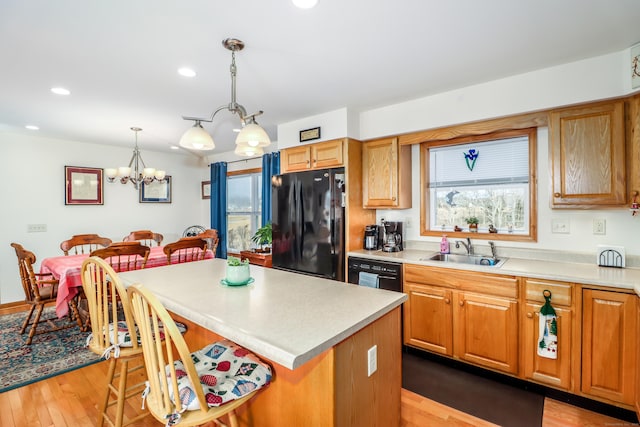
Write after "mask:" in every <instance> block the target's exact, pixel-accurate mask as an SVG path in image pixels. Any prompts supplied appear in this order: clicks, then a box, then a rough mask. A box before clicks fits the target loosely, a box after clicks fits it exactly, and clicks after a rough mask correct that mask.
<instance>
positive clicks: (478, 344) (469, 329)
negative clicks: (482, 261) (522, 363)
mask: <svg viewBox="0 0 640 427" xmlns="http://www.w3.org/2000/svg"><path fill="white" fill-rule="evenodd" d="M456 297H457V298H456V301H455V305H454V307H455V312H454V318H455V319H456V327H455V331H454V341H453V343H454V344H453V345H454V356H456V357H458V358H459V359H461V360H465V361H468V362H471V363H475V364H477V365H480V366H485V367H487V368H491V369H496V370H499V371H503V372H508V373H511V374H517V373H518V303H517V302H516V301H514V300H510V299H506V298H498V297H492V296H484V295H476V294H472V293H467V292H459V293H458V294H457V295H456Z"/></svg>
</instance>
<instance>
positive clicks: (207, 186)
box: [202, 181, 211, 199]
mask: <svg viewBox="0 0 640 427" xmlns="http://www.w3.org/2000/svg"><path fill="white" fill-rule="evenodd" d="M202 198H203V199H210V198H211V181H202Z"/></svg>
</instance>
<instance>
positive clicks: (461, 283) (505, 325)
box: [404, 264, 519, 374]
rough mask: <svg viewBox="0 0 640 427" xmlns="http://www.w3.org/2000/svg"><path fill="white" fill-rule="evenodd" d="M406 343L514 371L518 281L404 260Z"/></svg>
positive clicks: (492, 367) (499, 369)
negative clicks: (421, 264) (406, 296)
mask: <svg viewBox="0 0 640 427" xmlns="http://www.w3.org/2000/svg"><path fill="white" fill-rule="evenodd" d="M404 277H405V283H404V286H405V287H404V291H405V292H406V293H407V294H408V295H409V299H408V301H407V302H406V303H405V305H404V316H405V317H404V343H405V344H406V345H410V346H414V347H417V348H422V349H424V350H428V351H432V352H434V353H438V354H442V355H445V356H452V357H454V358H457V359H460V360H464V361H467V362H471V363H474V364H476V365H479V366H483V367H486V368H490V369H495V370H498V371H502V372H506V373H509V374H517V372H518V328H519V327H518V301H517V281H516V279H515V278H514V277H511V276H508V277H507V276H498V275H491V274H481V273H473V272H463V271H456V270H448V269H447V270H445V271H442V270H441V269H437V268H435V269H434V268H431V267H426V266H419V265H410V264H405V270H404Z"/></svg>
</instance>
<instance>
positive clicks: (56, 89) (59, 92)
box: [51, 87, 71, 95]
mask: <svg viewBox="0 0 640 427" xmlns="http://www.w3.org/2000/svg"><path fill="white" fill-rule="evenodd" d="M51 92H53V93H55V94H56V95H70V94H71V92H70V91H69V89H65V88H63V87H52V88H51Z"/></svg>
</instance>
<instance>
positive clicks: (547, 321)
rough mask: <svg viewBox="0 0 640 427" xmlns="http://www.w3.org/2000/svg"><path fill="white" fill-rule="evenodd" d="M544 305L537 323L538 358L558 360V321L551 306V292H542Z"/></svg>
mask: <svg viewBox="0 0 640 427" xmlns="http://www.w3.org/2000/svg"><path fill="white" fill-rule="evenodd" d="M542 295H543V296H544V300H545V303H544V305H543V306H542V307H541V308H540V317H539V319H538V320H539V322H538V332H539V335H538V337H539V338H538V356H541V357H547V358H549V359H557V358H558V319H557V317H556V311H555V310H554V309H553V307H552V306H551V292H550V291H548V290H545V291H544V292H542Z"/></svg>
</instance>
